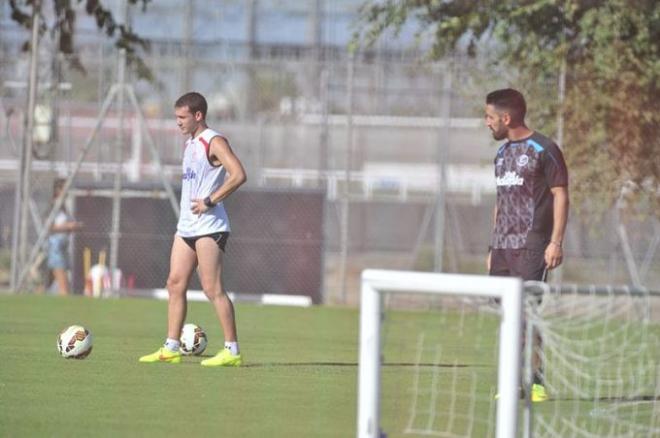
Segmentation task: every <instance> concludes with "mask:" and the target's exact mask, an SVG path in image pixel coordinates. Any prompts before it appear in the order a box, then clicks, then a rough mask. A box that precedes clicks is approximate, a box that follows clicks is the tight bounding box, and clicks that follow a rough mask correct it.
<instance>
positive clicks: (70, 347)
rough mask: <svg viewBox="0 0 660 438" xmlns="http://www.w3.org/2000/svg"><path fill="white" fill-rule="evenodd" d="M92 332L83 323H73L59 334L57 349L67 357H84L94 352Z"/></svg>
mask: <svg viewBox="0 0 660 438" xmlns="http://www.w3.org/2000/svg"><path fill="white" fill-rule="evenodd" d="M92 341H93V339H92V333H91V332H90V331H89V330H87V329H86V328H85V327H83V326H81V325H72V326H70V327H67V328H66V329H64V330H62V332H61V333H60V334H59V335H58V336H57V351H59V353H60V354H61V355H62V357H65V358H67V359H84V358H86V357H87V356H88V355H89V353H91V352H92V343H93V342H92Z"/></svg>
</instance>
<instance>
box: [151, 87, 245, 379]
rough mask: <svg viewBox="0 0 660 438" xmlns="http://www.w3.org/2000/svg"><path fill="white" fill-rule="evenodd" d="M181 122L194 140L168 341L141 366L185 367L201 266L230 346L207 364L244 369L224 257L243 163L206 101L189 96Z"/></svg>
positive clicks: (186, 170) (179, 104)
mask: <svg viewBox="0 0 660 438" xmlns="http://www.w3.org/2000/svg"><path fill="white" fill-rule="evenodd" d="M174 109H175V111H174V113H175V115H176V122H177V125H178V126H179V129H181V132H182V133H183V134H184V135H186V136H188V138H187V140H186V143H185V149H184V151H183V166H182V183H181V215H180V217H179V222H178V225H177V231H176V234H175V235H174V243H173V244H172V253H171V256H170V274H169V277H168V279H167V291H168V293H169V301H168V312H167V339H166V340H165V344H164V345H163V346H162V347H161V348H159V349H158V350H157V351H156V352H155V353H152V354H148V355H146V356H142V357H141V358H140V362H145V363H155V362H165V363H180V362H181V352H180V351H179V347H180V343H179V336H180V333H181V328H182V326H183V323H184V320H185V317H186V310H187V300H186V291H187V289H188V282H189V280H190V276H191V275H192V273H193V271H194V270H195V268H196V267H197V268H198V274H199V279H200V282H201V284H202V288H203V289H204V293H205V294H206V296H207V297H208V299H209V300H210V301H211V303H212V304H213V307H214V308H215V312H216V314H217V315H218V319H219V320H220V325H221V326H222V330H223V332H224V336H225V345H224V348H223V349H221V350H220V352H219V353H218V354H216V355H215V356H214V357H211V358H209V359H205V360H203V361H202V362H201V365H202V366H240V365H241V364H242V363H243V360H242V358H241V354H240V351H239V348H238V338H237V334H236V323H235V319H234V306H233V304H232V302H231V300H230V299H229V297H228V296H227V294H226V293H225V290H224V288H223V285H222V255H223V253H224V250H225V245H226V243H227V239H228V238H229V232H230V227H229V219H228V218H227V213H226V211H225V208H224V205H223V201H224V200H225V198H227V197H228V196H229V195H230V194H231V193H233V192H234V191H235V190H236V189H237V188H238V187H239V186H240V185H241V184H243V183H244V182H245V180H246V175H245V170H244V169H243V165H242V164H241V162H240V160H239V159H238V157H236V155H234V152H233V151H232V149H231V147H230V146H229V142H228V140H227V139H226V138H225V137H224V136H223V135H222V134H220V133H218V132H216V131H214V130H212V129H210V128H209V127H208V126H207V125H206V120H205V119H206V110H207V104H206V99H204V96H202V95H201V94H199V93H195V92H192V93H187V94H184V95H183V96H181V97H180V98H179V99H178V100H177V101H176V103H175V104H174Z"/></svg>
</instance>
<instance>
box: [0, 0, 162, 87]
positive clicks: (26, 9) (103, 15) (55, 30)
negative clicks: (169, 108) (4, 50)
mask: <svg viewBox="0 0 660 438" xmlns="http://www.w3.org/2000/svg"><path fill="white" fill-rule="evenodd" d="M126 1H128V2H129V3H130V4H132V5H136V4H142V10H143V11H144V10H146V8H147V4H148V3H149V2H150V0H126ZM38 3H44V2H43V0H9V6H10V8H11V18H12V20H14V21H15V22H17V23H18V24H19V25H20V26H21V27H23V28H25V29H27V30H29V29H30V28H31V26H32V12H33V8H34V7H35V5H37V4H38ZM75 3H77V4H81V3H84V5H85V12H86V13H87V14H88V15H90V16H92V17H94V19H95V21H96V25H97V26H98V28H99V29H100V30H101V31H103V32H104V33H105V34H106V35H107V36H108V37H109V38H112V39H113V40H114V45H115V47H116V48H118V49H125V50H126V61H127V63H128V65H132V66H134V67H135V70H136V72H137V74H138V77H140V78H144V79H147V80H153V75H152V72H151V70H150V69H149V68H148V67H147V65H146V64H145V63H144V61H143V60H142V58H141V56H140V53H141V51H146V50H148V49H149V43H148V41H146V40H144V39H142V38H140V37H139V36H138V35H137V34H135V33H134V32H133V30H132V29H131V28H130V27H127V26H125V25H124V24H117V21H116V20H115V18H114V16H113V15H112V12H111V11H110V10H109V9H107V8H105V7H104V6H103V3H102V1H101V0H76V1H75ZM52 8H53V16H54V20H53V23H52V24H50V26H49V25H48V24H46V23H45V22H44V21H43V20H42V22H41V23H42V24H41V27H40V29H39V33H40V36H41V35H44V34H45V33H46V32H51V33H52V34H53V35H55V37H56V38H57V41H56V42H57V48H58V50H59V51H60V52H61V53H62V54H64V55H66V59H67V60H68V61H69V63H70V65H71V66H72V67H74V68H76V69H78V70H80V71H82V72H84V71H85V68H84V65H83V64H82V62H81V61H80V59H79V58H78V56H77V54H76V49H75V44H74V36H75V32H76V9H75V5H74V1H73V0H53V1H52ZM23 50H24V51H28V50H30V43H29V41H26V42H25V43H24V44H23Z"/></svg>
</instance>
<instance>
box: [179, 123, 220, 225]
mask: <svg viewBox="0 0 660 438" xmlns="http://www.w3.org/2000/svg"><path fill="white" fill-rule="evenodd" d="M218 136H221V137H222V135H221V134H219V133H218V132H216V131H214V130H212V129H208V128H207V129H205V130H204V131H202V133H201V134H199V135H198V136H197V137H195V138H189V139H188V140H186V146H185V149H184V151H183V165H182V170H183V176H182V181H181V215H180V216H179V223H178V225H177V230H176V234H178V235H179V236H181V237H195V236H204V235H207V234H211V233H217V232H220V231H225V232H229V231H230V228H229V218H228V217H227V212H226V211H225V207H224V205H223V204H222V202H219V203H218V204H217V205H216V206H215V207H213V208H211V209H209V210H208V211H207V212H205V213H202V214H200V215H197V214H194V213H193V212H192V211H191V210H190V207H191V202H192V200H193V199H204V198H206V197H207V196H210V195H211V193H213V192H215V191H216V190H217V189H218V187H220V186H221V185H222V183H223V181H224V180H225V174H226V173H227V171H226V170H225V168H224V166H218V167H215V166H213V165H211V163H210V162H209V148H210V145H211V139H212V138H213V137H218Z"/></svg>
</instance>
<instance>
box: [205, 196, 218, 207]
mask: <svg viewBox="0 0 660 438" xmlns="http://www.w3.org/2000/svg"><path fill="white" fill-rule="evenodd" d="M204 205H206V206H207V207H208V208H213V207H215V205H216V204H214V203H213V201H211V197H210V196H207V197H206V198H204Z"/></svg>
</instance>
